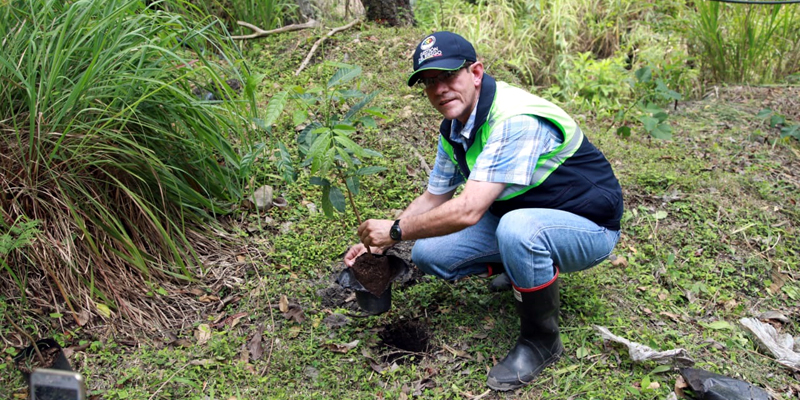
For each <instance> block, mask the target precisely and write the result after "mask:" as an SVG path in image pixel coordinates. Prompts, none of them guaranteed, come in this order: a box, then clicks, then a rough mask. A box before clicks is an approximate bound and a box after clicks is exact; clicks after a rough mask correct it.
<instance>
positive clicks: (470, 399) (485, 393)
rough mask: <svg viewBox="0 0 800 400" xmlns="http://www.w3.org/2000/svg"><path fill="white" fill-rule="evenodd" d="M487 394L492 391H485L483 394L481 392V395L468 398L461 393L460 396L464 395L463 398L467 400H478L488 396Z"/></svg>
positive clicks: (467, 395)
mask: <svg viewBox="0 0 800 400" xmlns="http://www.w3.org/2000/svg"><path fill="white" fill-rule="evenodd" d="M489 393H492V389H486V391H485V392H483V393H481V394H479V395H477V396H470V395H469V394H467V393H461V394H462V395H464V397H466V398H468V399H469V400H480V399H482V398H484V397H486V396H488V395H489Z"/></svg>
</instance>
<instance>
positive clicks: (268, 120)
mask: <svg viewBox="0 0 800 400" xmlns="http://www.w3.org/2000/svg"><path fill="white" fill-rule="evenodd" d="M288 98H289V93H287V92H279V93H276V94H275V95H274V96H272V99H270V101H269V104H267V111H266V117H265V118H264V125H266V126H272V124H274V123H275V121H277V120H278V116H280V115H281V112H282V111H283V108H284V107H285V106H286V99H288Z"/></svg>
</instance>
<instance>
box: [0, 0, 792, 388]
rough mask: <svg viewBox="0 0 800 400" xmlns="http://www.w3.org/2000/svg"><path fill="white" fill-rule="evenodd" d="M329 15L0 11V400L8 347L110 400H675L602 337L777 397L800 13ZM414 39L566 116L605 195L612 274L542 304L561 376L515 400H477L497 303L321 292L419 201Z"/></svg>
mask: <svg viewBox="0 0 800 400" xmlns="http://www.w3.org/2000/svg"><path fill="white" fill-rule="evenodd" d="M349 3H351V2H335V1H328V0H321V1H319V2H315V3H314V2H303V1H298V2H288V1H284V0H269V1H252V0H215V1H212V2H188V1H178V0H176V1H170V2H146V3H145V2H142V1H126V0H109V1H102V2H101V1H89V0H85V1H55V0H11V1H2V3H1V4H2V8H0V17H1V18H2V21H0V22H1V23H0V37H2V48H3V50H2V52H0V82H2V86H0V99H2V100H0V129H2V135H0V137H2V140H1V141H0V170H1V171H2V174H0V184H1V185H2V188H3V195H2V196H0V206H2V207H1V208H0V211H2V216H3V218H2V219H0V227H1V229H0V234H1V235H0V312H2V314H3V317H4V321H5V322H4V324H3V325H2V328H0V337H1V338H2V345H0V347H1V349H0V350H2V352H3V359H2V360H0V398H25V397H26V396H27V388H26V387H25V383H24V381H23V380H22V378H21V376H20V374H19V373H17V371H16V368H15V365H14V362H13V357H14V356H16V355H17V354H18V353H19V351H20V350H21V349H22V348H23V347H26V346H28V345H29V344H30V339H29V337H28V336H30V337H32V338H44V337H53V338H55V339H56V340H57V341H58V342H59V343H60V344H61V345H62V346H63V347H64V348H65V349H66V352H67V354H68V358H69V360H70V362H71V363H72V365H73V367H74V368H75V369H76V370H77V371H79V372H81V373H82V374H83V375H84V377H85V378H86V379H87V383H88V386H89V389H90V392H91V394H92V396H94V398H103V399H127V398H135V399H145V398H147V399H153V398H192V399H217V398H222V399H230V398H237V399H249V398H348V399H350V398H391V399H405V398H410V397H419V398H433V399H437V398H443V399H444V398H446V399H450V398H487V399H491V398H522V399H540V398H543V399H566V398H571V399H595V398H596V399H629V398H635V399H664V398H667V396H668V395H669V394H670V393H671V392H673V391H675V390H678V391H679V389H680V379H679V373H678V372H677V370H676V369H674V368H672V366H668V365H667V366H664V365H658V364H655V363H652V362H645V363H635V362H633V361H632V360H631V359H630V357H629V355H628V354H627V350H626V349H625V348H623V347H620V346H618V345H615V344H611V343H608V342H604V341H603V340H602V339H601V338H600V337H599V335H598V334H597V332H596V331H595V329H594V328H593V326H594V325H599V326H605V327H608V328H609V329H610V330H611V331H612V332H613V333H615V334H617V335H620V336H623V337H625V338H627V339H629V340H632V341H636V342H639V343H642V344H645V345H647V346H650V347H652V348H654V349H657V350H669V349H673V348H684V349H686V350H687V351H688V353H689V354H690V355H691V357H692V358H693V359H694V360H695V361H696V367H698V368H703V369H707V370H710V371H713V372H717V373H720V374H724V375H728V376H732V377H735V378H738V379H742V380H745V381H748V382H752V383H754V384H757V385H759V386H761V387H763V388H766V389H768V390H769V391H770V393H771V394H772V395H774V396H775V397H776V398H782V399H791V398H798V395H799V394H800V384H799V383H798V379H800V374H799V373H798V370H797V369H793V368H790V367H785V366H782V365H780V364H778V363H777V362H776V361H775V359H774V358H775V356H774V355H772V354H770V353H769V352H766V351H764V350H763V349H760V348H759V346H758V345H757V342H756V341H755V339H754V338H753V337H752V336H751V335H749V334H748V333H747V332H746V331H745V330H744V329H743V328H742V327H741V326H740V325H739V324H738V320H739V319H740V318H743V317H759V316H761V317H762V318H764V320H768V321H769V322H770V323H772V324H773V325H774V326H775V327H776V328H777V329H778V330H779V331H780V332H783V333H788V334H790V335H793V336H794V337H798V336H800V330H798V328H797V324H798V322H800V307H798V301H799V300H800V283H798V280H797V279H798V277H799V276H800V270H798V263H800V242H799V241H798V239H797V234H796V233H797V227H798V224H800V212H798V205H797V204H798V201H800V190H798V189H799V188H800V165H798V164H800V163H799V162H798V158H800V146H798V140H800V112H799V111H798V110H800V104H798V103H800V100H798V99H800V87H799V86H798V85H800V6H798V5H797V4H786V5H763V4H761V5H746V4H725V3H720V2H713V1H702V0H695V1H690V2H684V1H671V0H667V1H658V2H656V1H629V0H616V1H599V0H557V1H549V2H544V1H533V2H528V1H516V0H500V1H491V2H490V1H482V0H477V1H474V2H472V1H465V0H439V1H434V0H419V1H417V2H416V3H415V4H414V19H415V20H416V22H417V25H416V26H386V25H383V24H380V23H375V22H369V21H364V22H359V23H357V24H355V25H353V26H351V27H350V28H348V29H344V30H342V31H340V32H336V33H330V32H331V29H332V28H335V27H339V26H344V25H345V24H347V23H349V22H350V21H351V20H352V19H353V18H360V17H361V16H362V15H363V13H364V10H363V8H362V7H360V4H358V3H357V2H352V3H354V4H349ZM309 18H314V20H315V21H317V22H320V25H318V26H317V27H315V28H313V29H304V30H297V31H292V32H283V33H275V34H269V35H265V36H263V37H261V38H256V39H248V40H239V39H236V40H234V39H232V38H231V35H244V34H248V33H250V32H251V29H248V28H246V27H244V26H242V25H240V24H237V23H236V21H245V22H248V23H251V24H253V25H255V26H258V27H260V28H263V29H264V30H269V29H276V28H280V27H286V26H290V25H292V24H297V23H303V22H305V21H306V20H307V19H309ZM434 30H451V31H455V32H458V33H460V34H462V35H463V36H465V37H466V38H467V39H468V40H470V41H471V42H473V43H474V44H475V46H476V50H477V51H478V54H479V55H481V57H482V58H483V60H484V62H485V64H486V67H487V70H488V71H489V73H490V74H492V75H494V76H495V77H497V78H499V79H501V80H505V81H508V82H511V83H513V84H516V85H518V86H520V87H523V88H526V89H529V90H531V91H532V92H534V93H536V94H538V95H540V96H542V97H545V98H548V99H550V100H552V101H554V102H556V103H557V104H559V105H561V106H562V107H563V108H565V109H566V110H567V111H569V112H570V113H571V114H572V115H574V116H575V117H576V119H577V120H578V121H579V123H580V124H582V126H584V127H585V129H584V130H585V131H586V132H587V134H588V136H589V137H590V138H591V140H592V141H593V142H594V143H595V144H596V145H597V146H598V147H599V148H600V149H602V150H603V152H604V153H605V154H606V156H607V157H608V158H609V160H610V161H611V162H612V165H613V166H614V169H615V171H616V173H617V175H618V177H619V178H620V181H621V183H622V185H623V190H624V194H625V201H626V213H625V216H624V220H623V226H624V228H623V236H622V239H621V241H620V243H619V245H618V246H617V249H616V251H615V257H614V260H613V261H610V262H606V263H604V264H602V265H600V266H597V267H595V268H593V269H592V270H589V271H586V272H582V273H579V274H571V275H568V276H565V277H564V278H563V284H562V297H563V300H562V304H563V307H562V312H561V323H562V327H563V329H562V331H563V333H562V338H563V340H564V342H565V347H566V354H565V356H564V357H563V358H562V360H560V361H559V362H558V363H557V364H556V365H555V366H554V367H552V368H550V369H548V370H547V371H545V373H544V375H543V376H542V377H541V379H539V380H538V381H537V382H535V383H534V384H532V385H530V386H529V387H526V388H524V389H520V390H518V391H516V392H510V393H492V392H486V387H485V373H486V371H487V368H488V367H490V366H491V365H492V364H493V362H494V361H495V360H496V359H498V358H500V357H502V356H504V355H505V353H506V352H507V350H508V348H509V347H510V346H511V344H512V343H513V341H514V340H515V338H516V336H517V329H518V326H517V324H518V321H517V318H516V315H515V313H514V310H513V303H512V300H511V299H512V298H511V295H510V294H508V293H505V294H493V293H489V291H488V289H487V287H486V286H487V283H488V282H487V281H485V280H481V279H478V278H474V279H467V280H464V281H461V282H458V283H455V284H449V283H446V282H441V281H438V280H434V279H430V277H424V276H419V275H418V274H417V275H413V276H410V277H406V279H404V280H403V282H402V283H398V284H397V285H396V287H395V290H394V293H393V295H394V299H393V302H394V306H393V309H392V310H391V311H390V312H388V313H386V314H382V315H380V316H373V317H362V316H360V315H359V311H358V309H357V307H356V306H355V305H354V301H353V300H352V297H348V296H349V294H350V293H348V292H345V291H342V290H341V289H340V288H339V287H338V285H336V284H335V282H334V281H335V277H336V276H337V275H338V273H339V272H340V271H341V269H342V268H343V265H342V263H341V262H340V258H341V256H342V254H343V252H344V251H345V250H346V249H347V247H348V246H349V245H351V244H352V243H354V242H355V240H356V236H355V229H356V226H357V224H358V222H357V221H358V219H362V218H392V217H393V216H394V215H395V214H396V213H397V212H398V211H399V210H401V209H402V208H403V207H404V206H405V205H406V204H407V203H408V202H409V201H410V200H411V199H413V198H414V197H416V196H417V195H418V194H419V193H421V191H423V190H424V188H425V184H426V180H427V170H428V168H429V165H431V163H432V161H433V157H434V155H435V143H436V140H437V139H436V132H437V131H436V127H437V126H438V121H439V119H438V116H437V115H436V113H435V111H434V110H433V108H432V107H430V106H429V105H428V103H427V100H426V99H425V97H424V95H423V94H422V93H421V91H420V90H419V89H417V88H408V87H407V86H406V85H405V82H406V79H407V74H408V72H409V70H410V68H411V62H410V57H411V54H412V52H413V47H414V45H415V44H416V43H418V41H419V40H420V39H421V38H423V37H424V36H425V34H426V33H428V32H431V31H434ZM322 38H325V40H324V41H322V42H319V39H322ZM312 50H313V51H312ZM307 56H310V58H308V63H307V64H305V63H304V61H305V60H306V58H307ZM301 65H302V66H303V68H300V67H301ZM265 185H268V186H269V188H270V189H271V192H272V194H273V196H272V197H273V198H275V199H277V198H281V199H284V200H286V206H285V207H284V206H283V205H282V204H280V203H276V204H279V205H280V206H275V207H271V208H268V209H265V208H261V207H259V206H258V204H257V203H259V202H260V201H261V199H259V198H256V197H254V196H253V195H254V194H256V193H261V194H263V193H264V192H265V191H264V190H258V189H261V188H263V187H264V186H265ZM268 203H271V202H268ZM356 210H357V211H358V212H359V214H360V215H359V216H358V217H356V216H355V215H354V213H353V211H356ZM332 217H333V218H332ZM409 246H410V244H408V243H404V244H403V246H399V247H398V249H396V251H397V252H398V254H400V255H406V256H407V254H408V249H409ZM765 312H769V313H768V314H764V313H765ZM6 322H7V323H6ZM398 337H399V338H405V339H409V340H406V342H409V341H411V342H418V343H417V344H419V343H427V346H422V347H413V348H409V347H408V343H398V342H397V341H396V340H397V338H398ZM401 344H402V345H403V346H401ZM398 346H399V347H398ZM676 388H677V389H676ZM481 396H483V397H481Z"/></svg>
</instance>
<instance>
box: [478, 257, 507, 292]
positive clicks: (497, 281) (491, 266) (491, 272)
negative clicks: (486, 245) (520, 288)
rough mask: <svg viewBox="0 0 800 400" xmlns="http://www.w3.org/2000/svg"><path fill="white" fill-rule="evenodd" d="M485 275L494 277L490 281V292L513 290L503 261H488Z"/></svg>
mask: <svg viewBox="0 0 800 400" xmlns="http://www.w3.org/2000/svg"><path fill="white" fill-rule="evenodd" d="M482 276H484V277H493V278H492V281H491V282H489V291H490V292H505V291H508V290H511V279H510V278H509V277H508V274H506V268H505V266H503V263H488V264H486V275H482Z"/></svg>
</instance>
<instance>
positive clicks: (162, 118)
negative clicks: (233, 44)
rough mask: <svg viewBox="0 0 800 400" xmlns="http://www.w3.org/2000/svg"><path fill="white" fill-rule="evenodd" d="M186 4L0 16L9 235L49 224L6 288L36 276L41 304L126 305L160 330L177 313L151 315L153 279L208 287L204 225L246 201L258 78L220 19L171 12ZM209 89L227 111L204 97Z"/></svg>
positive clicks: (13, 256) (72, 7)
mask: <svg viewBox="0 0 800 400" xmlns="http://www.w3.org/2000/svg"><path fill="white" fill-rule="evenodd" d="M179 6H185V8H184V9H183V12H182V13H181V14H173V13H171V12H163V11H159V12H148V11H145V10H144V7H145V5H144V3H143V2H139V1H125V0H109V1H105V2H101V1H77V2H63V1H58V0H24V1H15V2H12V3H11V5H6V6H4V7H3V8H2V10H0V17H2V20H3V21H5V22H4V23H3V24H2V25H0V37H2V42H3V48H4V51H3V52H2V53H0V81H3V82H4V84H3V86H2V89H1V90H0V130H1V132H2V133H1V134H0V154H3V157H2V159H1V160H0V176H2V181H0V183H1V184H2V192H3V196H2V197H0V212H2V217H3V218H2V219H0V227H1V228H0V229H2V230H3V231H7V232H11V231H13V230H12V222H13V221H18V220H21V221H32V220H38V221H40V228H39V229H40V231H41V232H40V233H39V234H38V235H37V236H36V238H35V239H33V240H29V241H28V244H27V245H26V246H23V247H22V248H16V249H12V250H11V251H9V252H8V254H7V255H4V263H5V264H6V265H7V266H8V268H6V269H5V273H2V274H0V289H8V288H13V287H14V286H15V285H18V283H19V280H16V282H10V281H9V279H8V278H9V277H13V276H14V274H16V276H17V277H19V276H20V274H23V275H22V276H25V275H24V274H29V275H30V276H29V279H30V281H31V282H32V284H33V283H35V284H36V286H35V287H31V288H29V289H28V290H30V292H31V293H33V294H34V295H36V296H39V297H42V298H44V299H50V298H52V296H51V295H50V291H48V290H47V288H46V283H47V282H50V284H51V285H52V284H55V285H56V286H58V289H59V293H60V294H61V295H62V297H64V298H63V299H62V300H64V301H66V302H67V305H68V306H69V307H74V306H75V304H74V303H80V304H85V305H89V306H90V305H91V304H92V303H91V302H87V301H86V299H88V298H92V299H94V300H95V306H96V307H95V308H92V307H87V309H86V311H88V312H90V313H91V312H95V311H98V310H100V311H101V312H100V314H104V315H109V313H108V312H107V310H109V307H110V308H111V309H114V308H116V309H118V310H119V311H120V312H121V313H122V314H124V315H127V316H130V317H132V318H134V319H135V320H136V321H138V322H140V323H143V324H149V323H152V322H153V320H155V319H158V318H159V317H164V316H165V314H166V313H168V312H169V311H168V310H166V308H164V309H163V310H162V311H161V312H158V313H155V314H151V315H149V317H153V320H150V319H149V318H148V317H145V316H144V311H142V308H143V307H151V306H143V305H142V304H143V303H142V300H141V297H142V293H145V292H147V291H148V285H147V284H146V282H150V281H157V280H168V279H189V278H190V277H191V276H193V274H194V269H193V265H195V264H196V263H195V261H196V255H195V252H194V250H193V247H192V243H191V241H190V237H191V236H192V235H194V233H192V232H191V231H190V228H191V227H192V226H193V224H195V223H196V222H200V221H202V220H203V219H204V218H205V217H208V216H210V215H214V214H219V213H227V212H228V211H229V210H230V209H231V207H230V206H231V203H232V202H236V201H238V199H239V198H240V197H241V196H242V195H243V193H242V192H243V187H244V184H245V182H247V180H248V178H249V177H248V175H247V171H248V169H249V165H247V162H243V160H246V159H249V160H251V162H252V160H253V158H254V157H253V156H252V154H251V155H250V157H244V158H243V157H242V156H241V155H240V154H239V153H238V152H237V151H236V150H234V145H236V148H238V149H242V151H244V152H249V151H251V149H258V148H259V147H258V146H256V145H253V144H252V143H251V136H252V132H251V128H250V126H251V125H252V120H253V118H254V117H255V112H256V105H255V100H254V97H253V87H254V85H255V81H254V79H253V78H252V77H250V76H249V75H248V74H247V73H246V71H245V70H244V69H243V68H235V67H234V64H237V61H235V60H232V59H230V58H229V56H228V54H234V53H233V52H231V49H230V47H229V46H228V45H227V44H226V42H225V40H224V38H223V37H219V36H217V35H216V34H215V33H214V32H215V29H214V28H215V24H216V23H215V22H213V21H212V22H208V19H206V21H207V22H206V24H205V25H202V26H201V25H198V24H197V23H195V22H193V21H195V20H199V19H193V18H192V15H193V12H194V11H193V8H192V7H191V6H190V5H188V4H186V3H183V2H180V1H176V2H171V3H170V7H172V8H177V7H179ZM205 50H209V51H205ZM203 54H206V55H208V56H210V55H213V57H208V56H204V55H203ZM219 57H222V58H221V59H220V58H219ZM237 65H238V64H237ZM236 86H241V87H243V90H242V91H241V92H238V91H236V90H234V89H233V87H236ZM204 91H208V92H210V93H212V94H213V95H214V96H212V97H215V98H217V99H224V100H216V101H204V100H201V99H199V98H198V97H197V96H196V94H195V93H201V94H202V93H204ZM193 92H194V93H193ZM12 270H13V271H14V273H12ZM13 280H14V279H12V281H13ZM17 289H18V290H23V289H24V288H22V287H17ZM45 301H47V300H45ZM73 301H74V303H73ZM73 311H76V310H74V309H73ZM76 319H77V318H76Z"/></svg>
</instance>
